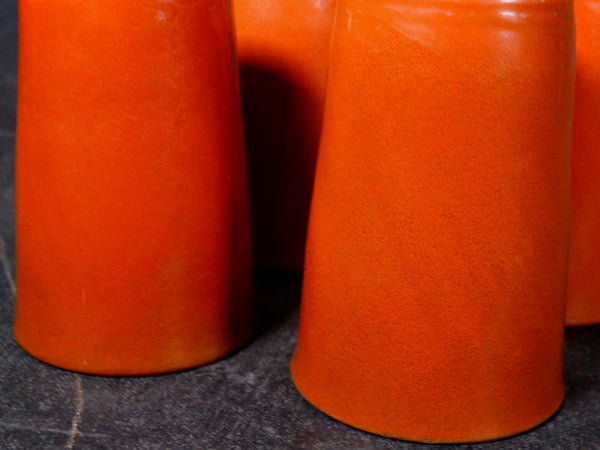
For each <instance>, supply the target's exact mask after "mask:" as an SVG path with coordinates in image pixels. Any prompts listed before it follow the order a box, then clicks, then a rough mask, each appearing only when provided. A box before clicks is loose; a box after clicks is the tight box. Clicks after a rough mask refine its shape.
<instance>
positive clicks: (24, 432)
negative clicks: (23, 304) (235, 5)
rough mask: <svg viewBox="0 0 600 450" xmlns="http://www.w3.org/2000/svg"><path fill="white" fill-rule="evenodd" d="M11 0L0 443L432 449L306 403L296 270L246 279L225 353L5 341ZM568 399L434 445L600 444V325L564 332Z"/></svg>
mask: <svg viewBox="0 0 600 450" xmlns="http://www.w3.org/2000/svg"><path fill="white" fill-rule="evenodd" d="M16 14H17V8H16V0H0V449H13V448H14V449H44V448H49V449H52V448H62V449H69V448H80V449H84V448H90V449H121V448H128V449H130V448H131V449H137V448H140V449H163V448H172V449H191V448H200V449H238V448H239V449H251V448H273V449H275V448H282V449H287V448H292V449H294V448H298V449H313V448H314V449H348V448H360V449H369V448H374V449H431V448H433V447H431V446H425V445H417V444H410V443H406V442H401V441H392V440H389V439H384V438H380V437H377V436H372V435H369V434H367V433H363V432H360V431H357V430H354V429H352V428H349V427H347V426H344V425H342V424H340V423H338V422H336V421H334V420H332V419H330V418H328V417H327V416H325V415H323V414H321V413H320V412H319V411H317V410H316V409H314V408H312V407H311V406H310V405H309V404H308V403H306V402H305V401H304V400H303V399H302V397H301V396H300V395H299V394H298V393H297V391H296V390H295V389H294V387H293V384H292V382H291V380H290V377H289V375H288V362H289V359H290V357H291V354H292V352H293V348H294V344H295V336H296V326H297V312H298V302H299V297H300V281H299V278H298V277H297V276H289V275H264V274H263V275H261V276H258V277H257V278H256V298H257V303H258V305H259V316H260V325H259V327H258V332H257V334H256V336H255V337H254V339H253V340H252V341H251V342H250V343H249V344H248V345H247V346H245V347H244V348H243V349H241V350H240V351H238V352H237V353H236V354H234V355H232V356H231V357H229V358H227V359H224V360H222V361H219V362H217V363H214V364H210V365H208V366H205V367H201V368H198V369H194V370H189V371H186V372H182V373H176V374H171V375H163V376H156V377H141V378H107V377H93V376H85V375H77V374H73V373H70V372H66V371H63V370H60V369H56V368H54V367H50V366H48V365H46V364H43V363H41V362H39V361H37V360H35V359H33V358H31V357H30V356H28V355H27V354H26V353H25V352H23V351H22V350H20V348H19V347H18V346H17V344H16V343H15V341H14V339H13V337H12V329H11V328H12V316H13V311H14V214H13V203H14V188H13V182H14V175H13V173H14V169H13V165H14V130H15V102H16V61H17V25H16V24H17V22H16V19H17V17H16ZM565 378H566V380H567V395H566V399H565V402H564V405H563V407H562V408H561V409H560V411H559V412H558V413H557V414H556V415H555V416H554V417H553V418H552V419H550V420H549V421H548V422H546V423H545V424H543V425H542V426H540V427H538V428H536V429H534V430H532V431H530V432H528V433H524V434H522V435H520V436H517V437H514V438H511V439H505V440H502V441H498V442H494V443H489V444H481V445H464V446H454V447H450V446H435V448H436V449H438V448H439V449H442V448H457V449H463V448H464V449H467V448H472V449H482V450H485V449H527V448H529V449H538V448H539V449H542V448H543V449H561V450H562V449H592V450H593V449H600V326H596V327H585V328H579V329H572V330H569V331H568V332H567V343H566V352H565Z"/></svg>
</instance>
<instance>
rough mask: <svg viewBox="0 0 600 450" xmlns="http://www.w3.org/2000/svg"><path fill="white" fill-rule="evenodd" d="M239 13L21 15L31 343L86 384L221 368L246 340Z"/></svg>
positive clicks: (28, 9) (20, 165)
mask: <svg viewBox="0 0 600 450" xmlns="http://www.w3.org/2000/svg"><path fill="white" fill-rule="evenodd" d="M234 53H235V49H234V43H233V32H232V18H231V13H230V10H229V2H228V1H227V0H179V1H177V2H165V1H159V0H130V1H129V0H128V1H122V0H87V1H81V0H21V1H20V63H19V87H18V90H19V92H18V94H19V97H18V130H17V162H16V165H17V171H16V177H17V179H16V218H17V224H16V227H17V291H18V295H17V304H16V316H15V325H14V331H15V336H16V339H17V341H18V342H19V344H20V345H21V346H22V347H23V348H24V349H25V350H26V351H28V352H29V353H31V354H32V355H33V356H35V357H37V358H39V359H41V360H43V361H45V362H48V363H50V364H53V365H56V366H59V367H62V368H66V369H70V370H74V371H80V372H87V373H94V374H108V375H138V374H150V373H159V372H167V371H174V370H179V369H184V368H188V367H191V366H196V365H199V364H204V363H207V362H210V361H213V360H215V359H217V358H220V357H222V356H224V355H225V354H227V353H229V352H231V351H232V350H234V349H235V348H237V347H239V346H240V345H241V344H242V343H243V342H244V341H245V340H246V339H247V338H248V336H249V334H250V333H251V330H252V304H251V300H250V294H251V293H250V290H251V255H250V252H251V246H250V231H249V221H250V220H249V207H248V188H247V174H246V169H245V167H246V162H245V155H244V148H243V129H242V122H241V106H240V101H239V76H238V69H237V66H236V61H235V57H234V56H233V55H234Z"/></svg>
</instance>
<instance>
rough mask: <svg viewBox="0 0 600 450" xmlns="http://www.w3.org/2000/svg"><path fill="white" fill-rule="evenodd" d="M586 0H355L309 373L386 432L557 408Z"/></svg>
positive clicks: (320, 226)
mask: <svg viewBox="0 0 600 450" xmlns="http://www.w3.org/2000/svg"><path fill="white" fill-rule="evenodd" d="M572 15H573V12H572V3H571V2H570V1H569V0H547V1H540V0H515V1H511V2H504V1H499V0H498V1H497V0H441V1H440V0H420V1H418V2H414V1H410V0H393V1H390V0H385V1H384V0H369V1H363V0H340V1H339V9H338V13H337V18H336V22H335V23H336V25H335V30H334V38H333V44H332V50H331V51H332V53H331V59H330V71H329V78H328V84H327V99H326V104H325V112H324V125H323V132H322V138H321V139H322V140H321V146H320V149H319V156H318V162H317V171H316V179H315V191H314V195H313V203H312V208H311V213H310V221H309V229H308V240H307V253H306V262H305V272H304V284H303V295H302V304H301V314H300V325H299V336H298V344H297V348H296V353H295V355H294V357H293V360H292V365H291V370H292V377H293V379H294V382H295V383H296V386H297V387H298V389H299V390H300V392H301V393H302V394H303V395H304V396H305V397H306V399H307V400H308V401H309V402H311V403H312V404H313V405H315V406H316V407H317V408H319V409H321V410H322V411H324V412H325V413H327V414H329V415H331V416H332V417H334V418H336V419H338V420H340V421H342V422H345V423H347V424H349V425H352V426H354V427H357V428H360V429H363V430H366V431H370V432H373V433H377V434H381V435H384V436H389V437H394V438H400V439H406V440H411V441H420V442H447V443H457V442H473V441H484V440H491V439H496V438H501V437H505V436H509V435H512V434H515V433H519V432H521V431H524V430H526V429H529V428H531V427H533V426H535V425H537V424H539V423H541V422H542V421H544V420H545V419H547V418H548V417H550V416H551V415H552V414H553V413H554V412H555V411H556V410H557V408H558V407H559V405H560V403H561V401H562V398H563V393H564V386H563V378H562V348H563V327H564V311H565V302H566V280H567V258H568V234H569V203H570V200H569V190H570V176H569V174H570V163H569V161H570V155H569V148H570V126H571V120H572V101H573V55H572V53H573V45H574V31H573V17H572Z"/></svg>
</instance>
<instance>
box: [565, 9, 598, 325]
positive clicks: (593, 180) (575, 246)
mask: <svg viewBox="0 0 600 450" xmlns="http://www.w3.org/2000/svg"><path fill="white" fill-rule="evenodd" d="M575 20H576V23H577V45H576V52H575V55H576V57H575V110H574V118H573V149H572V156H571V164H572V206H571V242H570V247H569V283H568V294H567V325H590V324H594V323H600V177H599V174H600V2H599V1H597V0H576V1H575Z"/></svg>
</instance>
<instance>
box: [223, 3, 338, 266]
mask: <svg viewBox="0 0 600 450" xmlns="http://www.w3.org/2000/svg"><path fill="white" fill-rule="evenodd" d="M335 3H336V2H335V0H234V2H233V4H234V10H235V22H236V30H237V37H238V48H239V58H240V68H241V75H242V97H243V105H244V123H245V131H246V142H247V148H248V163H249V170H250V194H251V203H252V233H253V244H254V246H253V247H254V262H255V265H256V266H257V267H258V268H262V269H265V268H266V269H286V270H300V269H302V264H303V260H304V243H305V238H306V226H307V222H308V210H309V206H310V199H311V194H312V187H313V179H314V170H315V162H316V157H317V148H318V144H319V136H320V133H321V121H322V112H323V102H324V95H325V82H326V77H327V62H328V55H329V52H328V49H329V37H330V34H331V25H332V20H333V15H334V12H335Z"/></svg>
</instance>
